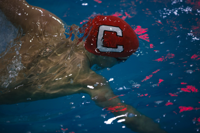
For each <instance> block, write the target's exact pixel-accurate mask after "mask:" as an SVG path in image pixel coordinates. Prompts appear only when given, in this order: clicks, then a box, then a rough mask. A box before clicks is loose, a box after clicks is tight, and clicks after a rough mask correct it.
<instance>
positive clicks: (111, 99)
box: [84, 78, 166, 133]
mask: <svg viewBox="0 0 200 133" xmlns="http://www.w3.org/2000/svg"><path fill="white" fill-rule="evenodd" d="M93 80H95V78H93ZM103 80H104V79H103V78H102V80H101V81H102V83H104V85H100V83H99V84H98V86H96V87H94V89H89V88H86V89H84V92H85V93H88V94H89V95H90V96H91V98H92V100H93V101H94V102H95V103H96V105H98V106H100V107H102V108H105V109H107V110H109V111H111V112H112V113H113V114H114V115H115V116H121V115H127V116H125V117H122V118H121V119H125V121H124V122H122V123H124V124H125V125H126V126H127V127H128V128H130V129H131V130H132V131H135V132H138V133H166V131H164V130H162V129H161V128H160V127H159V125H158V124H157V123H155V122H154V121H153V120H152V119H150V118H148V117H146V116H145V115H142V114H141V113H140V112H138V111H137V110H136V109H135V108H133V107H132V106H130V105H127V104H124V103H122V102H121V100H120V99H119V98H118V97H117V96H116V95H114V93H113V91H112V90H111V88H110V87H109V85H108V84H107V83H106V81H105V80H104V81H103ZM92 82H94V81H92ZM92 82H91V83H92ZM88 84H90V83H89V82H88ZM128 115H129V116H130V115H132V116H133V115H134V116H133V117H128Z"/></svg>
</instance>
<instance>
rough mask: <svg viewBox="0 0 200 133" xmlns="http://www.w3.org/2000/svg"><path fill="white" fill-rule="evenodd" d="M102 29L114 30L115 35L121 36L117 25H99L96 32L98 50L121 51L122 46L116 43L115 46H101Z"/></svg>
mask: <svg viewBox="0 0 200 133" xmlns="http://www.w3.org/2000/svg"><path fill="white" fill-rule="evenodd" d="M104 31H112V32H116V33H117V36H121V37H122V30H121V29H120V28H119V27H114V26H107V25H101V26H100V27H99V32H98V33H99V34H98V38H97V49H99V51H100V52H119V53H120V52H122V51H123V50H124V48H123V46H119V45H118V46H117V48H108V47H104V46H103V35H104Z"/></svg>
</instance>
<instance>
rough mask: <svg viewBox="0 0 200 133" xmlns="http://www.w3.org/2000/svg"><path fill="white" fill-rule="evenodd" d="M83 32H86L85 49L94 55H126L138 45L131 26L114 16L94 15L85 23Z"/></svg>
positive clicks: (132, 51)
mask: <svg viewBox="0 0 200 133" xmlns="http://www.w3.org/2000/svg"><path fill="white" fill-rule="evenodd" d="M85 32H87V34H88V37H87V38H86V41H85V44H84V46H85V49H86V50H88V51H89V52H90V53H93V54H95V55H102V56H110V57H127V56H130V55H131V54H132V53H134V52H135V51H136V50H137V48H138V47H139V41H138V38H137V36H136V34H135V32H134V30H133V29H132V28H131V26H130V25H129V24H128V23H126V22H125V21H124V20H122V19H121V18H118V17H115V16H103V15H99V16H96V17H95V18H94V19H93V20H91V21H89V22H88V23H87V28H86V29H85Z"/></svg>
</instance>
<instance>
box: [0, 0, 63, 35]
mask: <svg viewBox="0 0 200 133" xmlns="http://www.w3.org/2000/svg"><path fill="white" fill-rule="evenodd" d="M0 10H1V11H2V12H3V13H4V14H5V16H6V17H7V19H8V20H9V21H11V23H13V25H15V26H16V27H17V28H18V27H21V28H22V29H23V32H24V33H29V32H36V33H37V32H38V34H39V33H40V34H43V35H44V34H45V33H46V34H55V33H59V34H60V33H62V34H63V33H64V27H63V22H62V20H60V19H59V18H58V17H57V16H56V15H54V14H52V13H50V12H49V11H47V10H44V9H42V8H40V7H35V6H31V5H29V4H28V3H27V2H26V1H25V0H0ZM40 34H39V35H40Z"/></svg>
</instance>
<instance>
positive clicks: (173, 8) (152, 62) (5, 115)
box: [0, 0, 200, 133]
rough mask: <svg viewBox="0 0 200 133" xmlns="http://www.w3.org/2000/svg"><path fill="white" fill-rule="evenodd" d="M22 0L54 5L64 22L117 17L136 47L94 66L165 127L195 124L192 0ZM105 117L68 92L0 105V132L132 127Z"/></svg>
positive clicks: (195, 2)
mask: <svg viewBox="0 0 200 133" xmlns="http://www.w3.org/2000/svg"><path fill="white" fill-rule="evenodd" d="M27 2H28V3H29V4H31V5H34V6H39V7H42V8H44V9H46V10H48V11H50V12H52V13H54V14H55V15H57V16H58V17H59V18H61V19H62V20H63V21H64V22H65V23H66V24H67V25H72V24H76V25H78V26H80V27H81V26H82V25H83V24H84V23H86V22H87V21H88V20H89V19H90V18H91V17H92V16H94V15H96V14H101V15H114V16H118V17H120V18H122V19H123V20H125V21H126V22H127V23H128V24H129V25H131V27H132V28H133V29H134V30H135V32H136V34H137V36H138V38H139V41H140V47H139V49H138V51H137V52H136V53H135V54H133V55H132V56H131V57H130V58H129V59H128V60H127V61H126V62H124V63H120V64H118V65H116V66H114V67H112V68H107V69H104V70H99V71H97V73H99V74H101V75H102V76H104V77H105V78H106V79H108V80H110V85H111V88H112V90H113V91H114V93H115V94H116V95H118V96H119V97H120V99H121V100H122V101H124V102H125V103H126V104H129V105H131V106H133V107H135V108H136V109H137V110H138V111H140V112H141V113H142V114H144V115H146V116H148V117H150V118H152V119H153V120H154V121H155V122H157V123H159V124H160V126H161V128H163V129H165V130H166V131H167V132H168V133H196V132H200V131H199V130H200V93H199V91H200V1H199V0H132V1H131V0H59V1H55V0H27ZM0 17H2V16H0ZM0 22H1V21H0ZM1 30H3V27H1ZM12 33H16V31H15V30H14V29H13V32H12ZM0 34H2V32H0ZM12 35H13V34H12ZM11 38H12V37H11ZM1 41H2V40H1ZM1 49H2V50H3V49H5V47H4V46H1ZM2 50H1V51H0V52H2ZM112 117H114V115H113V114H112V113H110V112H109V111H107V110H104V109H102V108H100V107H98V106H96V105H95V103H94V102H93V101H91V100H90V97H89V95H86V94H75V95H70V96H65V97H60V98H56V99H50V100H40V101H34V102H26V103H19V104H14V105H0V133H59V132H60V133H133V132H132V131H131V130H130V129H129V128H126V127H125V126H124V125H123V124H122V123H117V121H113V123H112V124H105V123H104V121H107V120H108V119H110V118H112Z"/></svg>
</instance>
